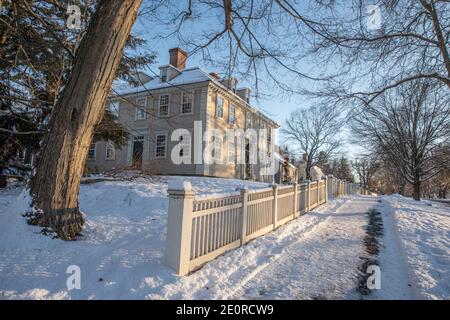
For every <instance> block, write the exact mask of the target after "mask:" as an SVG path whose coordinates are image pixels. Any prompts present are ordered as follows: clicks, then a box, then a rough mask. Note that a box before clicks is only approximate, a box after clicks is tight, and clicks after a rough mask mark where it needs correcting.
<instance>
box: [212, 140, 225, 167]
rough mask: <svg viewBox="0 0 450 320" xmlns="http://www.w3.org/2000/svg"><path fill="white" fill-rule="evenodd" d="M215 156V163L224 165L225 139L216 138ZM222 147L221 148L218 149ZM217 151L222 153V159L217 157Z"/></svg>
mask: <svg viewBox="0 0 450 320" xmlns="http://www.w3.org/2000/svg"><path fill="white" fill-rule="evenodd" d="M213 143H214V156H213V160H214V162H215V163H218V164H222V161H223V154H224V147H225V146H224V144H223V137H219V136H214V141H213ZM218 146H220V148H217V147H218ZM217 151H219V153H220V157H218V156H217V153H218V152H217Z"/></svg>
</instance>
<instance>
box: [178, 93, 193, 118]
mask: <svg viewBox="0 0 450 320" xmlns="http://www.w3.org/2000/svg"><path fill="white" fill-rule="evenodd" d="M181 96H182V98H181V99H182V102H181V113H182V114H190V113H192V112H193V104H194V93H193V92H183V94H182V95H181Z"/></svg>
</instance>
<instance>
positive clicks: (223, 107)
mask: <svg viewBox="0 0 450 320" xmlns="http://www.w3.org/2000/svg"><path fill="white" fill-rule="evenodd" d="M219 98H221V99H222V116H221V117H219V113H218V112H217V110H218V106H219ZM215 111H216V114H215V116H216V118H217V119H223V116H224V115H225V98H224V97H223V96H221V95H220V94H217V96H216V110H215Z"/></svg>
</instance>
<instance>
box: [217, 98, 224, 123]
mask: <svg viewBox="0 0 450 320" xmlns="http://www.w3.org/2000/svg"><path fill="white" fill-rule="evenodd" d="M223 105H224V100H223V98H222V97H221V96H219V95H217V101H216V117H217V118H223Z"/></svg>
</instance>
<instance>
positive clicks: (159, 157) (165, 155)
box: [155, 133, 169, 159]
mask: <svg viewBox="0 0 450 320" xmlns="http://www.w3.org/2000/svg"><path fill="white" fill-rule="evenodd" d="M158 136H165V137H166V140H165V142H166V143H165V146H164V148H165V152H164V156H158V155H157V151H158ZM168 138H169V134H168V133H157V134H155V158H156V159H167V149H168V148H167V146H168V143H167V139H168Z"/></svg>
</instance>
